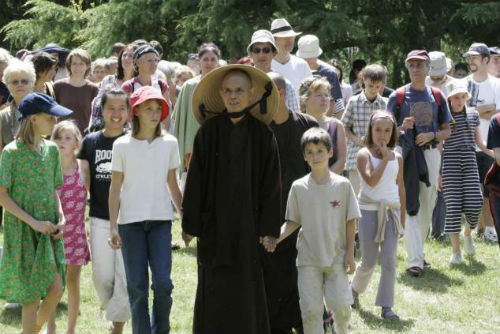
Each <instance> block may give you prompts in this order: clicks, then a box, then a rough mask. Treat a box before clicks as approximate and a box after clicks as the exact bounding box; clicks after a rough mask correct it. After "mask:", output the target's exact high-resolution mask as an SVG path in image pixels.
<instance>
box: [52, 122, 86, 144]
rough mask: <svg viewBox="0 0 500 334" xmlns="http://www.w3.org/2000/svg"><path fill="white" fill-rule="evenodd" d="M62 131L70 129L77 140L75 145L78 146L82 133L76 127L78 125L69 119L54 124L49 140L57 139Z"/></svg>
mask: <svg viewBox="0 0 500 334" xmlns="http://www.w3.org/2000/svg"><path fill="white" fill-rule="evenodd" d="M63 131H70V132H72V133H73V135H74V136H75V139H76V142H77V147H78V148H79V147H80V145H81V143H82V140H83V138H82V133H81V132H80V130H79V129H78V126H77V125H76V123H75V121H73V120H71V119H69V120H64V121H61V122H59V123H57V124H56V125H55V126H54V129H53V130H52V135H51V136H50V140H56V139H59V138H60V137H61V132H63Z"/></svg>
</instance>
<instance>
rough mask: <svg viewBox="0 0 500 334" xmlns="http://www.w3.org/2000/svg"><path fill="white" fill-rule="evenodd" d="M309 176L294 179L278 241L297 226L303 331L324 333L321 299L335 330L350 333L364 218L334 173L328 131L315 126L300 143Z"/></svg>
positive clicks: (347, 187) (345, 182) (347, 185)
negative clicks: (352, 278) (359, 223)
mask: <svg viewBox="0 0 500 334" xmlns="http://www.w3.org/2000/svg"><path fill="white" fill-rule="evenodd" d="M301 146H302V151H303V154H304V159H305V160H306V161H307V163H308V165H309V167H310V168H311V173H309V174H307V175H306V176H304V177H302V178H300V179H298V180H296V181H295V182H294V183H293V185H292V189H291V190H290V193H289V196H288V204H287V210H286V224H285V225H283V227H282V229H281V235H280V238H279V239H278V242H280V241H281V240H283V239H285V238H286V237H288V236H289V235H290V234H292V233H293V231H295V230H296V229H298V228H299V227H300V228H301V229H300V231H299V236H298V240H297V250H298V256H297V271H298V287H299V296H300V309H301V313H302V322H303V326H304V333H323V332H324V330H323V299H325V301H326V305H327V307H328V309H330V310H332V311H333V317H334V319H335V332H336V333H338V334H344V333H347V332H348V330H347V327H348V325H349V319H350V316H351V304H352V302H353V299H352V295H351V294H350V293H349V280H348V277H347V274H352V273H354V270H355V269H356V263H355V262H354V231H355V220H356V219H358V218H360V217H361V213H360V211H359V207H358V201H357V200H356V195H355V194H354V191H353V189H352V186H351V184H350V183H349V180H347V179H346V178H345V177H343V176H340V175H337V174H335V173H333V172H330V170H329V169H328V159H329V158H330V157H331V156H332V155H333V149H332V142H331V139H330V136H329V135H328V133H327V132H326V131H325V130H323V129H320V128H311V129H309V130H307V131H306V132H305V133H304V135H303V136H302V140H301Z"/></svg>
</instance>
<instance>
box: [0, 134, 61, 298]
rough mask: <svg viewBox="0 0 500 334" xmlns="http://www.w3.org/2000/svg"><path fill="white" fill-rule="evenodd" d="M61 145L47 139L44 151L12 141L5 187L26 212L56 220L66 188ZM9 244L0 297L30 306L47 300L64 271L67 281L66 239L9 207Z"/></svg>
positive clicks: (1, 165) (1, 178) (0, 270)
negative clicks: (61, 189) (38, 228)
mask: <svg viewBox="0 0 500 334" xmlns="http://www.w3.org/2000/svg"><path fill="white" fill-rule="evenodd" d="M62 183H63V177H62V169H61V160H60V157H59V150H58V148H57V146H56V145H55V144H54V143H52V142H50V141H45V142H44V145H43V147H42V150H41V153H40V152H37V151H34V150H32V149H30V148H29V147H28V146H26V145H25V144H24V143H23V141H21V140H15V141H13V142H11V143H10V144H8V145H7V146H6V147H5V148H4V150H3V152H2V158H1V162H0V185H2V186H4V187H6V188H7V191H8V194H9V196H10V197H11V198H12V200H13V201H14V202H15V203H16V204H17V205H18V206H20V207H21V208H22V209H23V210H24V211H26V212H27V213H28V214H30V215H31V216H32V217H33V218H35V219H37V220H41V221H43V220H47V221H51V222H52V223H54V224H57V220H58V219H57V216H58V208H57V203H56V200H55V197H54V196H55V192H56V188H59V187H61V186H62ZM3 233H4V243H3V256H2V262H1V264H0V298H2V299H5V300H7V301H8V302H15V303H22V304H29V303H32V302H34V301H36V300H37V299H40V298H43V297H44V296H45V294H46V292H47V290H48V288H49V286H50V284H51V283H52V281H53V280H54V276H55V275H56V274H57V273H59V275H61V278H62V279H63V282H64V279H65V270H66V267H65V265H64V263H65V262H64V261H65V259H64V250H63V241H62V239H60V240H52V238H51V236H50V235H46V234H41V233H39V232H36V231H35V230H33V229H32V228H31V227H30V226H29V225H28V224H26V223H25V222H23V221H22V220H20V219H18V218H16V217H15V216H14V215H13V214H11V213H10V212H8V211H6V210H4V232H3Z"/></svg>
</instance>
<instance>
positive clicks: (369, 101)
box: [342, 64, 387, 194]
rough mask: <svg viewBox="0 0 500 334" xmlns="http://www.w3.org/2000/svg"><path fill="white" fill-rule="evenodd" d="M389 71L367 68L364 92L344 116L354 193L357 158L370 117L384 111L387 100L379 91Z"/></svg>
mask: <svg viewBox="0 0 500 334" xmlns="http://www.w3.org/2000/svg"><path fill="white" fill-rule="evenodd" d="M386 77H387V71H386V70H385V68H384V67H383V66H382V65H378V64H372V65H368V66H366V67H365V68H364V69H363V71H362V74H361V80H362V83H363V90H362V91H361V93H360V94H358V95H353V96H352V97H351V98H350V99H349V102H348V103H347V107H346V111H345V112H344V115H343V116H342V123H344V128H345V134H346V137H347V139H348V141H347V162H346V167H345V169H346V170H347V171H348V177H349V181H351V184H352V186H353V188H354V192H355V193H356V194H357V193H358V192H359V174H358V170H357V168H356V156H357V154H358V151H359V149H360V148H361V147H363V146H364V144H363V140H364V137H365V135H366V129H367V128H368V121H369V119H370V115H371V114H372V112H373V111H374V110H384V109H385V108H386V105H387V99H386V98H384V97H382V96H380V94H379V91H380V89H381V88H382V87H383V86H384V84H385V80H386Z"/></svg>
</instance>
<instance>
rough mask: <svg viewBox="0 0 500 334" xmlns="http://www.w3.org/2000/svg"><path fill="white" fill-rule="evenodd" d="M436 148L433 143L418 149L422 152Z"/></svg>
mask: <svg viewBox="0 0 500 334" xmlns="http://www.w3.org/2000/svg"><path fill="white" fill-rule="evenodd" d="M436 147H437V144H436V143H435V142H433V143H430V144H425V145H422V146H420V148H422V150H430V149H431V148H436Z"/></svg>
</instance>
